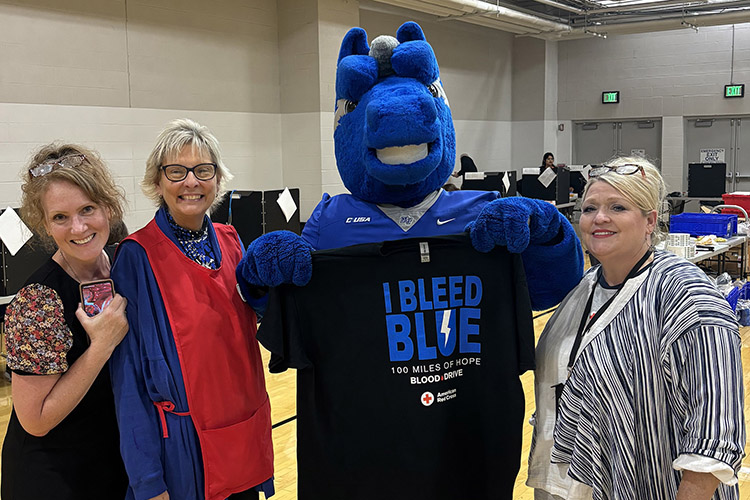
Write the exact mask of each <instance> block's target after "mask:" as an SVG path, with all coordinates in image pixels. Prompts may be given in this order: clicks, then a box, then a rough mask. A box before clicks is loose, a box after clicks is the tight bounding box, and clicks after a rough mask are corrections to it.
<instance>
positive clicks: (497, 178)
mask: <svg viewBox="0 0 750 500" xmlns="http://www.w3.org/2000/svg"><path fill="white" fill-rule="evenodd" d="M506 174H507V175H508V181H509V182H508V184H509V186H508V189H505V183H504V182H503V177H504V176H505V175H506ZM480 175H481V176H483V178H482V179H475V178H473V177H475V176H477V177H478V176H480ZM516 175H517V174H516V171H515V170H508V171H507V172H506V171H503V172H476V173H475V174H474V175H472V176H470V178H467V176H466V175H464V182H463V184H461V189H462V190H464V191H465V190H472V191H498V192H499V193H501V194H502V196H503V197H505V196H515V195H516Z"/></svg>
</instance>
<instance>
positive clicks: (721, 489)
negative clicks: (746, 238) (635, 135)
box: [527, 158, 745, 500]
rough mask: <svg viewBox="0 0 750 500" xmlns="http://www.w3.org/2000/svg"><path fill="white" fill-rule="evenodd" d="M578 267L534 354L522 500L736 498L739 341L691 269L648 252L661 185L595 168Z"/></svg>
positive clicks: (638, 169) (647, 171) (617, 166)
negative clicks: (589, 260)
mask: <svg viewBox="0 0 750 500" xmlns="http://www.w3.org/2000/svg"><path fill="white" fill-rule="evenodd" d="M589 175H590V180H589V182H588V185H587V186H586V190H585V192H584V200H583V204H582V213H581V223H580V227H581V234H582V240H583V243H584V245H585V246H586V248H587V249H588V251H589V252H590V253H591V254H592V255H594V257H596V258H597V259H598V260H599V261H600V262H601V264H600V265H597V266H595V267H592V268H591V269H590V270H589V271H588V272H587V273H586V275H585V276H584V277H583V279H582V281H581V283H580V284H579V285H578V286H577V287H576V288H575V289H574V290H573V291H571V292H570V294H568V296H567V297H566V298H565V300H564V301H563V302H562V303H561V305H560V307H559V308H558V309H557V311H556V312H555V314H554V316H553V317H552V318H551V319H550V321H549V322H548V323H547V327H546V328H545V330H544V332H543V333H542V336H541V338H540V340H539V344H538V346H537V370H536V373H535V384H536V414H535V419H534V420H535V427H534V439H533V444H532V449H531V454H530V458H529V477H528V482H527V484H528V485H529V486H532V487H534V488H535V489H536V491H535V498H536V499H537V500H539V499H559V498H563V499H566V500H583V499H589V498H596V499H617V500H620V499H633V500H635V499H641V500H673V499H675V498H676V499H678V500H688V499H709V498H714V499H737V498H738V495H739V491H738V487H737V476H736V473H737V470H738V469H739V467H740V463H741V461H742V457H743V455H744V452H743V449H744V445H745V427H744V419H743V381H742V361H741V357H740V336H739V332H738V328H737V323H736V320H735V317H734V314H733V313H732V310H731V309H730V308H729V305H728V304H727V302H726V300H725V299H724V298H723V297H722V296H721V294H719V293H718V292H717V291H716V289H715V287H714V286H713V285H712V284H711V282H710V281H709V280H708V278H707V277H706V276H705V274H704V273H703V272H702V271H701V270H700V269H698V268H697V267H696V266H694V265H693V264H691V263H689V262H687V261H685V260H684V259H681V258H679V257H677V256H675V255H673V254H670V253H668V252H664V251H659V250H656V251H655V250H654V249H653V245H654V243H655V242H656V240H657V239H658V236H659V235H658V225H657V219H658V213H659V209H660V207H661V206H662V201H663V199H664V193H665V186H664V181H663V180H662V178H661V175H660V174H659V171H658V170H657V169H656V168H654V166H653V165H651V164H650V163H649V162H647V161H645V160H643V159H642V158H619V159H617V160H614V161H611V162H609V164H608V165H603V166H599V167H595V168H593V169H592V170H591V172H590V174H589Z"/></svg>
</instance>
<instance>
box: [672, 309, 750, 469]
mask: <svg viewBox="0 0 750 500" xmlns="http://www.w3.org/2000/svg"><path fill="white" fill-rule="evenodd" d="M670 358H671V359H670V364H671V371H672V374H673V376H674V379H675V382H676V383H675V384H674V385H673V387H674V391H675V395H674V396H675V398H674V399H675V401H678V402H679V406H683V408H684V419H683V422H682V432H683V434H682V436H681V439H680V441H679V442H680V449H679V450H678V452H679V455H678V457H677V459H676V460H675V462H674V463H673V466H675V467H676V468H682V469H688V470H696V468H695V467H692V466H690V463H691V462H695V461H696V460H695V459H696V458H698V457H705V458H706V459H708V460H702V461H701V462H702V465H700V464H699V465H700V467H699V469H700V470H696V471H697V472H713V473H714V475H715V476H716V477H717V478H719V479H720V480H722V482H724V483H727V484H734V483H736V481H737V479H736V471H737V470H738V469H739V467H740V465H741V462H742V457H743V456H744V447H745V425H744V422H745V421H744V417H743V402H744V389H743V379H742V359H741V354H740V337H739V334H738V332H737V330H736V328H735V329H730V328H726V327H725V326H716V325H707V324H706V323H705V322H701V323H700V324H699V325H698V326H696V327H695V328H692V329H690V330H689V331H687V332H685V333H684V334H683V335H681V336H680V337H679V338H677V339H676V340H675V341H674V342H673V343H672V345H671V356H670ZM712 461H715V462H712ZM716 462H721V463H723V464H726V465H727V466H728V467H727V468H731V470H733V471H734V474H731V476H730V477H727V475H726V474H721V469H723V468H722V467H720V466H719V467H716V466H718V465H719V464H716ZM712 464H713V465H712ZM706 467H708V469H706ZM704 469H706V470H704ZM724 469H726V468H724ZM716 472H718V473H716Z"/></svg>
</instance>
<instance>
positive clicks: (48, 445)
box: [1, 259, 127, 500]
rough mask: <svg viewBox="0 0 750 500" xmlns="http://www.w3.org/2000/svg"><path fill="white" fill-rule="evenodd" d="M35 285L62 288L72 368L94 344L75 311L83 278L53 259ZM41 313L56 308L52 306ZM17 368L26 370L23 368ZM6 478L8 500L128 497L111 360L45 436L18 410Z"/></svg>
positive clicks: (6, 453) (12, 311)
mask: <svg viewBox="0 0 750 500" xmlns="http://www.w3.org/2000/svg"><path fill="white" fill-rule="evenodd" d="M32 284H33V287H32V288H34V289H40V288H41V287H39V286H38V285H42V287H44V289H46V290H49V289H51V290H54V291H55V292H57V296H58V297H59V302H60V303H61V304H62V314H63V316H64V319H65V323H67V326H68V327H69V330H70V332H72V346H71V347H70V349H69V350H68V352H67V356H66V358H67V367H70V366H72V365H73V363H75V361H76V360H77V359H78V358H79V357H80V356H81V355H82V354H83V353H84V352H85V350H86V348H87V347H88V345H89V341H88V336H87V334H86V332H85V330H84V329H83V326H82V325H81V323H80V322H79V321H78V319H77V318H76V316H75V311H76V308H77V307H78V303H79V302H80V297H79V290H78V283H77V282H76V281H75V280H74V279H73V278H71V277H70V276H68V274H67V273H66V272H65V271H64V270H63V269H62V268H61V267H60V266H59V265H58V264H57V263H56V262H54V261H53V260H52V259H50V260H48V261H47V263H45V264H44V265H43V266H42V267H41V268H39V269H38V270H37V271H36V272H35V273H34V274H33V275H32V276H31V277H30V278H29V280H28V282H27V286H29V285H32ZM22 291H23V289H22ZM19 293H20V292H19ZM18 297H19V296H18V295H17V298H16V299H15V300H19V299H18ZM24 311H25V309H24V308H14V307H13V306H12V305H11V306H9V308H8V316H7V317H6V325H7V324H8V322H11V321H14V319H17V318H13V317H12V316H13V315H18V314H22V313H24ZM42 314H54V313H53V312H52V311H51V309H49V310H44V311H43V312H42ZM44 324H47V323H46V322H45V323H44ZM14 372H15V373H24V371H22V370H19V369H16V370H14ZM28 373H29V374H31V373H33V372H28ZM48 373H49V372H48ZM1 479H2V499H3V500H41V499H55V500H89V499H90V500H94V499H96V500H101V499H105V498H106V499H113V500H114V499H122V498H125V492H126V490H127V476H126V474H125V467H124V466H123V463H122V459H121V458H120V451H119V434H118V431H117V421H116V419H115V408H114V400H113V397H112V388H111V384H110V377H109V367H108V366H107V365H105V366H104V368H102V371H101V372H100V373H99V375H98V377H97V378H96V379H95V380H94V383H93V385H92V386H91V388H90V389H89V391H88V392H87V393H86V395H85V396H84V397H83V399H82V400H81V402H80V403H79V404H78V406H76V407H75V408H74V409H73V411H71V412H70V414H69V415H68V416H67V417H65V419H63V421H62V422H60V423H59V424H58V425H57V426H56V427H55V428H54V429H52V430H51V431H50V432H49V433H48V434H47V435H45V436H42V437H35V436H32V435H31V434H29V433H27V432H26V431H25V430H24V429H23V427H22V426H21V424H20V422H19V420H18V417H17V416H16V412H15V409H14V410H13V412H12V413H11V417H10V422H9V424H8V431H7V434H6V437H5V443H4V445H3V455H2V477H1Z"/></svg>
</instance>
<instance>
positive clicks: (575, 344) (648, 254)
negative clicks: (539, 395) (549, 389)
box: [568, 249, 652, 376]
mask: <svg viewBox="0 0 750 500" xmlns="http://www.w3.org/2000/svg"><path fill="white" fill-rule="evenodd" d="M651 253H652V251H651V250H650V249H649V250H648V251H647V252H646V253H645V254H643V257H641V259H640V260H639V261H638V262H636V264H635V266H633V269H631V270H630V272H629V273H628V275H627V276H626V277H625V281H623V282H622V284H621V285H620V288H618V289H617V292H615V294H614V295H613V296H611V297H610V298H609V300H607V302H605V303H604V304H603V305H602V306H601V307H600V308H599V310H598V311H596V314H594V316H593V317H592V318H591V320H590V321H589V320H588V319H589V313H590V312H591V305H592V304H593V302H594V291H596V285H597V284H598V283H599V277H600V276H599V275H597V279H596V281H594V286H592V287H591V293H590V294H589V299H588V300H587V301H586V307H585V308H584V310H583V316H582V317H581V324H580V325H578V333H577V334H576V339H575V342H573V350H572V351H571V352H570V358H568V376H570V372H571V371H572V370H573V363H574V362H575V360H576V355H577V354H578V349H580V348H581V341H582V340H583V336H584V335H585V334H586V332H587V331H588V328H587V325H588V326H591V325H593V324H594V323H595V322H596V320H597V319H599V318H600V317H601V315H602V314H604V311H606V310H607V308H608V307H609V306H610V305H612V302H614V300H615V298H616V297H617V295H618V294H619V293H620V291H621V290H622V289H623V288H624V287H625V283H627V282H628V280H629V279H630V278H632V277H634V276H635V275H637V274H638V271H640V269H641V266H642V265H643V264H644V263H645V262H646V261H647V260H648V258H649V257H651ZM601 272H602V271H601V268H600V269H599V273H601Z"/></svg>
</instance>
